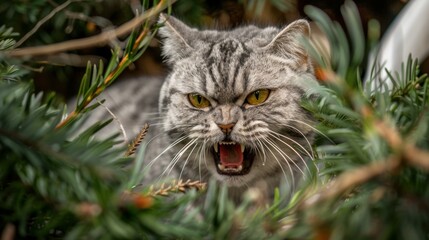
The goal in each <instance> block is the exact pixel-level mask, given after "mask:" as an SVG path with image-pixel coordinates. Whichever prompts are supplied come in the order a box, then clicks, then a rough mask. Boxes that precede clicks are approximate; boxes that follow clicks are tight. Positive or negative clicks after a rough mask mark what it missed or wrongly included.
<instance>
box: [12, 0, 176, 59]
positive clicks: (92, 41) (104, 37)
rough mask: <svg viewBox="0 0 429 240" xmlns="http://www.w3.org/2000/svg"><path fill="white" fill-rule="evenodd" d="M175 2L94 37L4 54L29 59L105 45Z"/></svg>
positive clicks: (169, 1) (165, 1)
mask: <svg viewBox="0 0 429 240" xmlns="http://www.w3.org/2000/svg"><path fill="white" fill-rule="evenodd" d="M175 1H176V0H161V1H160V2H159V3H158V5H156V6H155V7H154V8H151V9H150V10H148V11H146V12H144V13H143V14H142V15H140V16H138V17H136V18H134V19H132V20H130V21H128V22H126V23H124V24H122V25H121V26H120V27H118V28H116V29H113V30H109V31H105V32H103V33H100V34H99V35H96V36H92V37H87V38H82V39H75V40H70V41H65V42H61V43H55V44H50V45H47V46H38V47H27V48H17V49H14V50H11V51H9V52H6V54H7V55H8V56H10V57H31V56H40V55H49V54H54V53H58V52H64V51H70V50H78V49H84V48H88V47H94V46H100V45H103V44H107V43H109V42H110V41H112V40H114V39H116V38H118V37H121V36H124V35H126V34H129V33H130V32H131V31H132V30H133V29H135V28H137V27H138V26H140V25H141V24H142V23H143V22H144V21H146V20H147V19H150V18H153V17H154V16H156V15H157V14H158V13H160V12H161V11H162V10H164V9H165V8H167V6H169V5H171V4H173V3H174V2H175Z"/></svg>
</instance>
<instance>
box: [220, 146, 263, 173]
mask: <svg viewBox="0 0 429 240" xmlns="http://www.w3.org/2000/svg"><path fill="white" fill-rule="evenodd" d="M213 150H214V151H213V155H214V159H215V165H216V169H217V172H218V173H219V174H223V175H245V174H248V173H249V172H250V168H251V167H252V163H253V159H254V158H255V154H254V153H253V152H252V151H251V149H250V148H246V147H245V146H244V145H243V144H239V143H236V142H219V143H217V144H215V145H214V146H213Z"/></svg>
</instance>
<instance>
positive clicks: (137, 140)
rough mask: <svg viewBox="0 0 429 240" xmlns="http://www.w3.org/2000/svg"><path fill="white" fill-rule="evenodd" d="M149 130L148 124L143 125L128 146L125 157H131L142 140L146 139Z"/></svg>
mask: <svg viewBox="0 0 429 240" xmlns="http://www.w3.org/2000/svg"><path fill="white" fill-rule="evenodd" d="M148 130H149V124H147V123H145V125H144V126H143V128H142V129H141V130H140V132H139V134H138V135H137V136H136V138H135V139H134V141H133V142H132V143H130V145H128V149H127V152H126V153H125V156H127V157H128V156H131V155H133V154H134V153H135V152H136V150H137V148H138V147H139V146H140V144H141V142H142V141H143V139H144V138H145V137H146V134H147V131H148Z"/></svg>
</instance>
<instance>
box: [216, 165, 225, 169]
mask: <svg viewBox="0 0 429 240" xmlns="http://www.w3.org/2000/svg"><path fill="white" fill-rule="evenodd" d="M217 167H218V168H219V170H221V171H224V170H225V166H223V165H222V164H218V165H217Z"/></svg>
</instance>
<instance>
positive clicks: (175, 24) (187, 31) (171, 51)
mask: <svg viewBox="0 0 429 240" xmlns="http://www.w3.org/2000/svg"><path fill="white" fill-rule="evenodd" d="M159 23H162V24H163V25H164V26H162V27H161V28H160V29H159V34H160V35H161V37H162V38H163V43H164V44H163V47H162V52H163V55H164V56H165V57H166V58H167V61H169V62H172V63H174V62H175V61H177V60H179V59H181V58H184V57H186V56H188V55H189V54H191V53H192V50H193V48H192V45H191V44H192V40H193V39H195V38H196V35H197V34H198V31H197V30H196V29H193V28H190V27H188V26H187V25H186V24H184V23H183V22H181V21H180V20H179V19H177V18H175V17H172V16H169V15H166V14H163V13H162V14H161V15H160V17H159Z"/></svg>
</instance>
